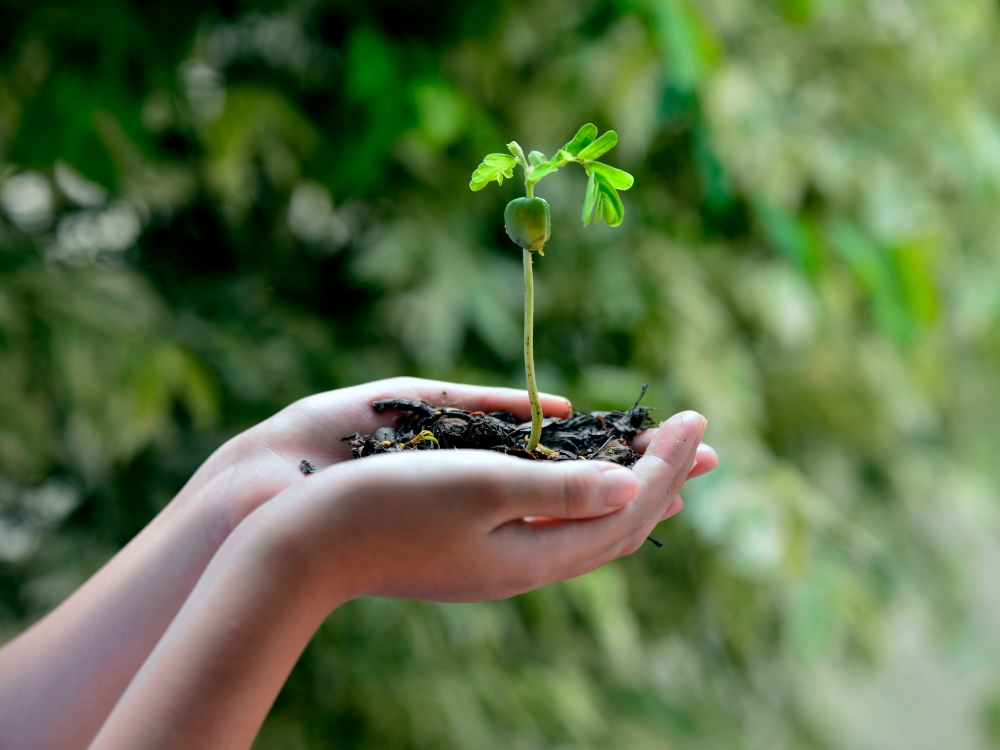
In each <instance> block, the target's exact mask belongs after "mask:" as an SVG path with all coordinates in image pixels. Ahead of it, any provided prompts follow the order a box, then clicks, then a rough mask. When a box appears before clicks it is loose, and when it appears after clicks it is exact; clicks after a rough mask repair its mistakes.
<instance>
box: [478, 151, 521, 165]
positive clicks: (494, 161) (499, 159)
mask: <svg viewBox="0 0 1000 750" xmlns="http://www.w3.org/2000/svg"><path fill="white" fill-rule="evenodd" d="M483 164H489V165H490V166H491V167H503V168H505V169H506V168H507V167H513V166H514V165H515V164H517V159H515V158H514V157H513V156H508V155H507V154H486V156H485V157H484V158H483Z"/></svg>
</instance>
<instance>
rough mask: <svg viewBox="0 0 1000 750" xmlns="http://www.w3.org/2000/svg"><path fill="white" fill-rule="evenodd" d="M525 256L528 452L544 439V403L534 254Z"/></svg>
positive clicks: (525, 371) (525, 362)
mask: <svg viewBox="0 0 1000 750" xmlns="http://www.w3.org/2000/svg"><path fill="white" fill-rule="evenodd" d="M521 252H522V253H523V254H524V375H525V378H526V379H527V381H528V400H529V401H531V437H529V438H528V450H529V451H533V450H535V448H536V447H537V446H538V441H539V439H540V438H541V437H542V403H541V401H539V400H538V384H537V383H536V382H535V334H534V330H533V329H534V324H535V282H534V278H533V275H532V270H531V265H532V258H531V256H532V253H531V252H530V251H528V250H522V251H521Z"/></svg>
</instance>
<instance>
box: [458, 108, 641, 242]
mask: <svg viewBox="0 0 1000 750" xmlns="http://www.w3.org/2000/svg"><path fill="white" fill-rule="evenodd" d="M617 143H618V134H617V133H616V132H615V131H613V130H609V131H607V132H606V133H605V134H604V135H602V136H601V137H600V138H598V137H597V127H596V126H595V125H593V124H591V123H587V124H586V125H584V126H583V127H582V128H580V129H579V130H578V131H577V133H576V135H575V136H573V138H572V140H570V141H569V142H568V143H566V145H565V146H563V147H562V148H560V149H559V150H558V151H556V153H555V155H554V156H553V157H552V158H551V159H549V158H547V157H546V156H545V154H543V153H542V152H541V151H531V152H529V153H528V156H527V158H525V156H524V151H523V150H522V149H521V146H520V145H519V144H518V143H517V141H511V142H510V143H508V144H507V148H508V149H509V150H510V154H509V155H508V154H487V155H486V157H485V158H484V159H483V162H482V164H480V165H479V167H477V168H476V171H475V172H473V173H472V180H471V181H470V182H469V187H470V188H471V189H472V190H482V189H483V188H484V187H486V186H487V185H488V184H490V183H491V182H492V181H493V180H496V181H497V184H500V185H502V184H503V181H504V178H507V179H511V178H513V176H514V168H515V167H516V166H517V165H518V164H520V165H521V167H522V168H523V169H524V186H525V190H526V192H527V195H528V196H529V197H530V196H532V195H533V194H534V186H535V184H536V183H538V182H539V181H541V180H542V179H544V178H546V177H548V176H549V175H550V174H553V173H554V172H557V171H558V170H559V169H560V168H562V167H564V166H566V165H567V164H579V165H580V166H582V167H583V169H584V171H585V172H586V173H587V192H586V194H585V197H584V200H583V212H582V215H581V218H582V220H583V225H584V226H587V225H589V224H590V222H591V221H592V220H593V221H601V220H603V221H605V222H607V224H608V225H609V226H612V227H616V226H618V225H619V224H621V223H622V219H623V218H624V216H625V208H624V206H623V205H622V200H621V197H620V196H619V195H618V191H619V190H628V189H629V188H630V187H632V183H633V182H634V179H633V177H632V175H630V174H629V173H628V172H626V171H624V170H622V169H617V168H616V167H612V166H610V165H608V164H604V163H602V162H599V161H597V159H598V158H599V157H601V156H604V154H606V153H607V152H608V151H610V150H611V149H613V148H614V147H615V145H616V144H617Z"/></svg>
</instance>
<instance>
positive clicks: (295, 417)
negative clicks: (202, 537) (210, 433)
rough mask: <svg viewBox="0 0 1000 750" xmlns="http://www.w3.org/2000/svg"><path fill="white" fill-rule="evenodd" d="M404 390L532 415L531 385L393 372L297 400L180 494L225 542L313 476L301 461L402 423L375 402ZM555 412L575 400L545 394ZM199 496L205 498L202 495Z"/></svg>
mask: <svg viewBox="0 0 1000 750" xmlns="http://www.w3.org/2000/svg"><path fill="white" fill-rule="evenodd" d="M388 398H402V399H411V400H418V401H427V402H428V403H431V404H434V405H437V406H453V407H458V408H462V409H468V410H469V411H485V412H492V411H509V412H512V413H513V414H514V415H515V416H517V417H518V418H519V419H525V420H526V419H529V418H530V413H529V406H528V394H527V391H520V390H515V389H513V388H486V387H477V386H470V385H461V384H456V383H444V382H440V381H435V380H421V379H419V378H392V379H389V380H378V381H375V382H373V383H365V384H363V385H358V386H354V387H351V388H341V389H339V390H335V391H327V392H325V393H318V394H316V395H314V396H309V397H307V398H304V399H301V400H300V401H296V402H295V403H294V404H291V405H290V406H288V407H287V408H285V409H282V410H281V411H280V412H278V413H277V414H275V415H274V416H273V417H271V418H269V419H267V420H265V421H264V422H261V423H260V424H259V425H257V426H255V427H253V428H251V429H249V430H247V431H246V432H244V433H241V434H240V435H238V436H237V437H235V438H233V439H232V440H230V441H229V442H228V443H226V445H224V446H223V447H222V448H220V449H219V450H218V451H216V453H215V454H213V455H212V457H211V458H210V459H209V460H208V461H206V462H205V464H204V465H202V467H201V468H200V469H199V470H198V472H197V473H196V474H195V475H194V477H192V479H191V481H190V482H188V484H187V486H185V488H184V490H183V491H182V492H181V494H180V495H179V496H178V502H179V503H186V504H195V503H198V504H207V505H208V507H207V508H203V509H202V510H203V512H205V513H206V514H207V523H208V528H209V529H210V533H211V534H212V536H213V538H214V539H215V540H216V544H217V545H218V544H221V543H222V541H223V540H224V539H225V537H226V536H228V534H229V533H230V532H231V531H232V530H233V529H234V528H236V526H237V525H238V524H239V523H240V521H242V520H243V519H244V518H246V516H247V515H249V514H250V513H251V512H253V511H254V510H255V509H256V508H258V507H259V506H260V505H262V504H263V503H265V502H267V501H268V500H270V499H271V498H272V497H274V496H275V495H277V494H278V493H279V492H281V491H282V490H284V489H285V488H287V487H290V486H291V485H293V484H295V483H297V482H299V481H302V480H303V479H304V478H305V477H304V475H303V474H302V472H301V471H300V469H299V463H300V462H301V461H302V460H303V459H308V460H309V461H310V462H312V463H313V464H314V465H315V466H316V467H317V468H318V469H323V468H325V467H327V466H330V465H332V464H335V463H339V462H341V461H347V460H351V452H350V449H349V447H348V444H347V443H346V442H344V437H345V436H347V435H350V434H351V433H354V432H359V433H361V434H363V435H371V434H373V433H374V432H375V430H377V429H378V428H379V427H388V426H391V425H393V424H394V414H393V413H392V412H385V413H382V414H379V413H378V412H376V411H375V410H374V409H372V403H373V402H375V401H379V400H382V399H388ZM541 400H542V408H543V410H544V411H545V414H546V415H547V416H555V417H564V416H569V414H570V412H571V410H572V407H571V406H570V403H569V401H567V400H566V399H564V398H561V397H559V396H550V395H547V394H542V396H541ZM196 497H197V499H195V498H196Z"/></svg>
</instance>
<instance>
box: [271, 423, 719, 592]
mask: <svg viewBox="0 0 1000 750" xmlns="http://www.w3.org/2000/svg"><path fill="white" fill-rule="evenodd" d="M704 429H705V420H704V418H703V417H701V415H699V414H696V413H694V412H684V413H682V414H678V415H676V416H674V417H672V418H671V419H670V420H669V421H667V422H665V423H664V425H663V426H662V427H661V428H660V429H659V430H656V431H650V432H651V433H652V434H649V435H648V436H646V437H644V439H643V441H642V444H643V445H642V447H644V448H645V455H644V456H643V457H642V458H641V459H640V460H639V462H638V463H637V464H636V465H635V467H634V469H632V470H629V469H624V468H621V467H618V466H615V465H614V464H607V463H602V462H596V461H594V462H589V461H588V462H584V461H579V462H577V461H566V462H558V463H543V462H533V461H525V460H523V459H519V458H513V457H510V456H505V455H502V454H498V453H490V452H488V451H427V452H421V453H419V454H412V453H411V454H386V455H381V456H374V457H370V458H365V459H363V460H360V461H352V462H349V463H344V464H339V465H332V466H330V467H329V468H327V469H325V470H323V471H321V472H319V473H317V474H315V475H312V476H310V477H309V479H308V481H305V482H301V483H299V484H297V485H296V486H295V487H293V488H291V489H289V490H286V491H285V492H284V493H282V494H281V495H279V496H278V497H277V498H275V499H274V500H273V501H272V502H271V503H269V506H268V508H266V509H262V512H263V513H264V514H265V515H264V516H261V519H258V521H261V520H262V519H265V518H266V519H267V521H266V525H267V527H268V529H270V530H271V531H270V532H269V533H274V530H278V534H279V536H280V538H281V539H282V540H283V542H282V544H283V548H284V549H285V550H286V551H287V556H289V557H291V558H294V559H297V560H300V563H301V569H302V575H304V576H308V577H310V579H311V580H315V582H316V586H315V591H316V592H317V594H318V595H320V596H326V597H328V598H327V600H326V601H324V602H321V603H320V605H319V606H320V608H321V609H323V608H325V609H326V610H327V611H328V610H329V609H330V608H332V607H333V606H335V603H336V602H338V601H340V600H343V599H347V598H353V597H354V596H358V595H361V594H376V595H380V596H393V597H404V598H410V599H429V600H434V601H481V600H485V599H498V598H505V597H509V596H513V595H514V594H518V593H521V592H523V591H527V590H530V589H534V588H538V587H539V586H543V585H546V584H549V583H552V582H554V581H559V580H562V579H565V578H569V577H573V576H577V575H581V574H582V573H585V572H588V571H589V570H592V569H594V568H596V567H598V566H600V565H602V564H604V563H605V562H607V561H608V560H611V559H613V558H615V557H618V556H620V555H623V554H628V553H631V552H632V551H634V550H635V549H636V548H638V547H639V546H640V545H641V544H642V542H643V540H645V538H646V535H647V534H649V532H650V530H651V529H652V527H653V526H655V525H656V524H657V523H658V522H659V521H660V520H661V519H662V518H663V517H664V515H665V514H666V513H667V512H668V509H669V508H670V506H671V504H672V503H674V502H676V500H675V498H677V491H678V489H679V488H680V486H681V485H682V484H683V483H684V481H685V479H686V478H687V476H688V474H689V472H690V471H691V468H692V466H693V465H694V463H695V460H696V456H697V455H699V446H700V442H701V437H702V434H703V432H704ZM700 455H702V456H703V460H704V461H705V463H704V465H703V466H704V468H709V467H711V466H712V465H713V462H714V461H715V460H717V459H715V454H714V452H713V451H711V449H710V448H709V449H707V450H702V451H701V453H700ZM254 518H256V514H255V515H254Z"/></svg>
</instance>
